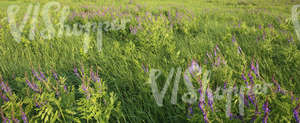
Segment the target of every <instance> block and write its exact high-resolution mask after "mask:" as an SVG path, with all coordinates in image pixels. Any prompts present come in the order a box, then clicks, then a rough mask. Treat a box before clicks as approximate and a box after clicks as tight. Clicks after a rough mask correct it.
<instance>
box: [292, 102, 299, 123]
mask: <svg viewBox="0 0 300 123" xmlns="http://www.w3.org/2000/svg"><path fill="white" fill-rule="evenodd" d="M299 108H300V104H298V105H297V107H296V108H295V109H293V113H294V117H295V119H296V123H300V120H299Z"/></svg>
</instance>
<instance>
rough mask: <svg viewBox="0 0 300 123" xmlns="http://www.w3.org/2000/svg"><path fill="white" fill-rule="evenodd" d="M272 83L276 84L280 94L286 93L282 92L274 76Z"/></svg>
mask: <svg viewBox="0 0 300 123" xmlns="http://www.w3.org/2000/svg"><path fill="white" fill-rule="evenodd" d="M272 81H273V82H274V83H275V85H276V87H277V92H280V93H282V94H284V93H285V91H284V90H281V87H280V85H279V83H278V82H277V80H275V78H274V75H273V77H272Z"/></svg>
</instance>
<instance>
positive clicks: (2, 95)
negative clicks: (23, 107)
mask: <svg viewBox="0 0 300 123" xmlns="http://www.w3.org/2000/svg"><path fill="white" fill-rule="evenodd" d="M0 95H1V99H3V100H4V101H6V102H8V101H9V99H8V98H7V97H6V96H5V94H3V93H2V91H1V90H0Z"/></svg>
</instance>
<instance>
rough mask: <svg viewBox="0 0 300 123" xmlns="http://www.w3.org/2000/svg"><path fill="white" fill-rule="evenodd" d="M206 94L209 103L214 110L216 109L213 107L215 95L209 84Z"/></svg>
mask: <svg viewBox="0 0 300 123" xmlns="http://www.w3.org/2000/svg"><path fill="white" fill-rule="evenodd" d="M206 96H207V99H208V105H209V106H210V108H211V110H212V111H214V109H213V103H214V96H213V93H212V91H211V90H210V88H209V85H208V87H207V89H206Z"/></svg>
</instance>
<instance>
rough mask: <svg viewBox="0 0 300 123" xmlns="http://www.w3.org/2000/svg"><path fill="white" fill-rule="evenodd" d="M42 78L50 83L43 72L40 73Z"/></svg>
mask: <svg viewBox="0 0 300 123" xmlns="http://www.w3.org/2000/svg"><path fill="white" fill-rule="evenodd" d="M40 76H41V77H42V79H43V80H44V81H48V80H47V78H46V76H45V74H44V73H43V72H42V71H40Z"/></svg>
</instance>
